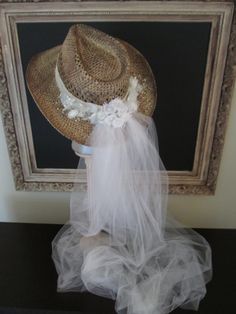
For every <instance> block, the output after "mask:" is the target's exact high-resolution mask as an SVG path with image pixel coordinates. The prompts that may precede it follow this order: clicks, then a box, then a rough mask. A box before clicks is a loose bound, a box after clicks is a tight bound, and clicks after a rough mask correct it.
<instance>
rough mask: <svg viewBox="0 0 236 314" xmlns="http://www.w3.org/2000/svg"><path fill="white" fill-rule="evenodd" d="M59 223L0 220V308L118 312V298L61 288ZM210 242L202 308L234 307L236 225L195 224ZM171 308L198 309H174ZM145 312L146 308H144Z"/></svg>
mask: <svg viewBox="0 0 236 314" xmlns="http://www.w3.org/2000/svg"><path fill="white" fill-rule="evenodd" d="M60 228H61V225H50V224H23V223H0V254H1V258H0V313H4V314H5V313H6V314H13V313H14V314H15V313H16V314H18V313H19V314H20V313H22V314H24V313H25V314H31V313H32V314H45V313H47V314H65V313H70V314H73V313H78V314H80V313H86V314H115V310H114V301H112V300H110V299H105V298H101V297H99V296H96V295H93V294H90V293H87V292H85V293H75V292H73V293H68V292H67V293H57V291H56V280H57V274H56V271H55V268H54V264H53V262H52V259H51V241H52V239H53V238H54V236H55V235H56V233H57V232H58V230H59V229H60ZM195 230H196V231H197V232H199V233H200V234H202V235H203V236H204V237H205V238H206V239H207V241H208V242H209V243H210V245H211V248H212V261H213V279H212V280H211V282H209V283H208V284H207V294H206V296H205V298H204V299H203V300H202V301H201V303H200V307H199V311H198V313H199V314H231V313H232V314H233V313H236V309H235V299H236V251H235V240H236V229H235V230H234V229H195ZM172 313H173V314H181V313H182V314H189V313H196V312H195V311H189V310H181V309H179V308H178V309H176V310H175V311H173V312H172ZM144 314H145V313H144Z"/></svg>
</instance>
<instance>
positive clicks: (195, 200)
mask: <svg viewBox="0 0 236 314" xmlns="http://www.w3.org/2000/svg"><path fill="white" fill-rule="evenodd" d="M234 91H235V92H234V97H233V102H232V107H231V112H230V116H229V123H228V128H227V132H226V139H225V145H224V150H223V158H222V162H221V165H220V172H219V176H218V182H217V189H216V194H215V195H214V196H178V195H170V197H169V206H168V209H169V210H170V211H171V212H172V213H173V214H174V216H175V217H176V218H178V219H179V220H180V221H182V222H183V223H184V224H186V225H187V226H189V227H193V228H198V227H199V228H236V165H235V162H236V139H235V138H236V88H235V89H234ZM68 217H69V193H66V192H60V193H57V192H17V191H15V188H14V182H13V177H12V173H11V168H10V161H9V157H8V152H7V147H6V141H5V135H4V131H3V126H2V121H1V122H0V221H8V222H36V223H65V222H66V221H67V219H68Z"/></svg>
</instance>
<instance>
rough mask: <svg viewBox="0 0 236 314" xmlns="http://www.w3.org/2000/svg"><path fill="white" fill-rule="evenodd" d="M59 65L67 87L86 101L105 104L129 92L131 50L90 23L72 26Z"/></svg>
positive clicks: (59, 56) (60, 55)
mask: <svg viewBox="0 0 236 314" xmlns="http://www.w3.org/2000/svg"><path fill="white" fill-rule="evenodd" d="M57 67H58V71H59V74H60V76H61V79H62V81H63V83H64V85H65V86H66V88H67V89H68V91H69V92H70V93H71V94H72V95H74V96H75V97H77V98H79V99H81V100H83V101H86V102H93V103H97V104H99V105H102V104H103V103H105V102H107V101H110V100H111V99H112V98H115V97H120V98H123V97H125V95H126V93H127V90H128V86H129V78H130V62H129V55H128V52H127V51H126V49H125V47H124V46H123V45H122V44H121V43H120V42H119V41H118V40H116V39H115V38H113V37H111V36H109V35H107V34H105V33H103V32H101V31H99V30H97V29H94V28H92V27H90V26H88V25H84V24H77V25H73V26H72V27H71V28H70V29H69V32H68V34H67V36H66V38H65V40H64V42H63V45H62V48H61V51H60V53H59V55H58V60H57Z"/></svg>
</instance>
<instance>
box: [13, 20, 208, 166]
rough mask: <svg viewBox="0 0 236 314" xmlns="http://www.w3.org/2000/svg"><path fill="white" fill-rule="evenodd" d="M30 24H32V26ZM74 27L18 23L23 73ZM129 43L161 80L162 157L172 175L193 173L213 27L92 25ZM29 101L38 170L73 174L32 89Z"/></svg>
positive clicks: (67, 151)
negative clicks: (40, 54) (31, 61)
mask: <svg viewBox="0 0 236 314" xmlns="http://www.w3.org/2000/svg"><path fill="white" fill-rule="evenodd" d="M29 24H30V25H29ZM72 24H74V23H67V22H56V23H55V22H54V23H48V22H47V23H18V24H17V30H18V37H19V45H20V53H21V60H22V66H23V71H24V73H25V70H26V67H27V64H28V62H29V60H30V58H31V57H32V56H33V55H35V54H36V53H38V52H41V51H44V50H46V49H48V48H51V47H53V46H56V45H58V44H61V43H62V42H63V40H64V38H65V36H66V34H67V31H68V29H69V27H70V26H71V25H72ZM86 24H89V25H92V26H94V27H96V28H98V29H100V30H102V31H105V32H106V33H109V34H110V35H112V36H115V37H119V38H121V39H123V40H126V41H128V42H129V43H130V44H132V45H133V46H134V47H136V48H137V49H138V50H139V51H140V52H141V53H142V54H143V55H144V56H145V57H146V59H147V60H148V62H149V64H150V66H151V68H152V70H153V72H154V75H155V77H156V81H157V87H158V100H157V106H156V110H155V113H154V116H153V118H154V121H155V124H156V127H157V133H158V139H159V149H160V156H161V158H162V160H163V163H164V165H165V167H166V169H167V170H169V171H170V170H171V171H172V170H174V171H185V170H187V171H191V170H192V167H193V162H194V153H195V146H196V139H197V130H198V124H199V118H200V109H201V100H202V91H203V84H204V75H205V69H206V63H207V55H208V45H209V40H210V31H211V23H209V22H200V23H199V22H196V23H195V22H96V23H95V22H89V23H87V22H86ZM26 92H27V100H28V107H29V114H30V123H31V128H32V135H33V141H34V149H35V155H36V163H37V167H38V168H62V169H74V168H76V167H77V163H78V158H77V157H76V156H75V155H74V153H73V151H72V150H71V142H70V141H69V140H67V139H66V138H64V137H63V136H62V135H61V134H59V133H58V132H57V131H56V130H54V129H53V127H52V126H51V125H50V124H49V123H48V122H47V120H46V119H45V118H44V117H43V116H42V114H41V113H40V111H39V110H38V108H37V106H36V105H35V103H34V101H33V99H32V97H31V95H30V93H29V91H28V89H27V91H26Z"/></svg>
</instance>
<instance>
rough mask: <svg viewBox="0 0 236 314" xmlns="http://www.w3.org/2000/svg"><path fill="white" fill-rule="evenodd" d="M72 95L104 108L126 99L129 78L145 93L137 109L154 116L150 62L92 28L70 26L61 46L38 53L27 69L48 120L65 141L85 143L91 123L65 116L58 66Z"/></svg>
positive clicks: (154, 95) (154, 91)
mask: <svg viewBox="0 0 236 314" xmlns="http://www.w3.org/2000/svg"><path fill="white" fill-rule="evenodd" d="M56 65H57V67H58V71H59V73H60V76H61V78H62V80H63V83H64V85H65V86H66V88H67V89H68V91H69V92H70V93H71V94H73V95H74V96H75V97H77V98H79V99H82V100H83V101H86V102H93V103H96V104H98V105H102V104H103V103H104V102H107V101H110V100H111V99H113V98H116V97H121V98H123V97H125V95H126V93H127V90H128V86H129V78H130V76H135V77H137V79H138V80H139V82H140V83H141V84H142V86H143V89H142V91H141V93H140V95H139V96H138V102H139V109H138V111H140V112H142V113H144V114H145V115H152V114H153V111H154V109H155V105H156V83H155V79H154V76H153V73H152V71H151V68H150V66H149V64H148V63H147V61H146V59H145V58H144V57H143V56H142V55H141V54H140V53H139V52H138V51H137V50H136V49H135V48H134V47H132V46H131V45H129V44H128V43H127V42H124V41H122V40H119V39H116V38H114V37H111V36H109V35H107V34H105V33H103V32H101V31H99V30H97V29H95V28H93V27H91V26H87V25H83V24H76V25H73V26H71V28H70V29H69V32H68V34H67V36H66V38H65V40H64V42H63V44H62V45H60V46H56V47H54V48H51V49H49V50H46V51H44V52H41V53H39V54H37V55H35V56H34V57H33V58H32V59H31V60H30V62H29V64H28V67H27V70H26V81H27V85H28V88H29V90H30V92H31V95H32V97H33V98H34V101H35V102H36V104H37V105H38V107H39V109H40V110H41V112H42V113H43V115H44V116H45V117H46V119H47V120H48V121H49V122H50V123H51V124H52V126H53V127H54V128H56V129H57V130H58V131H59V132H60V133H61V134H62V135H64V136H65V137H67V138H69V139H71V140H74V141H76V142H77V143H81V144H86V140H87V138H88V136H89V134H90V133H91V131H92V127H93V126H92V125H91V124H90V122H88V121H84V120H82V119H80V118H76V119H69V118H68V117H67V115H66V113H63V112H62V110H63V106H62V104H61V102H60V99H59V90H58V88H57V85H56V81H55V67H56Z"/></svg>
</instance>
